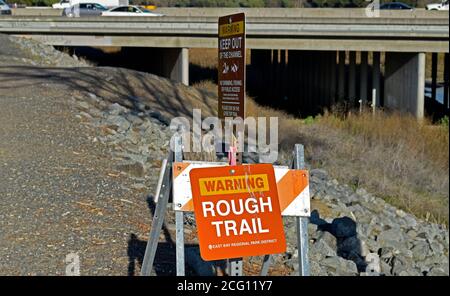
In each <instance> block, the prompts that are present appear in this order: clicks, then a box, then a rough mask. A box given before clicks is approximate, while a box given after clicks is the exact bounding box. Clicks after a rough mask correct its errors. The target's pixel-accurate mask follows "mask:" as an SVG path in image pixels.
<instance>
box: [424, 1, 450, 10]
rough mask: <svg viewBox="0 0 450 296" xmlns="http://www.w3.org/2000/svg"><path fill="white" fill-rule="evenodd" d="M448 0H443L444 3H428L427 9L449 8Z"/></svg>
mask: <svg viewBox="0 0 450 296" xmlns="http://www.w3.org/2000/svg"><path fill="white" fill-rule="evenodd" d="M448 1H449V0H442V3H436V4H428V5H427V6H426V8H427V10H448Z"/></svg>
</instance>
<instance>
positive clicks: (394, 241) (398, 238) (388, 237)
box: [377, 228, 404, 249]
mask: <svg viewBox="0 0 450 296" xmlns="http://www.w3.org/2000/svg"><path fill="white" fill-rule="evenodd" d="M377 242H378V243H379V244H380V246H382V247H394V248H396V249H401V248H403V247H404V237H403V233H402V232H401V230H400V229H398V228H392V229H389V230H385V231H382V232H381V233H380V234H379V235H378V237H377Z"/></svg>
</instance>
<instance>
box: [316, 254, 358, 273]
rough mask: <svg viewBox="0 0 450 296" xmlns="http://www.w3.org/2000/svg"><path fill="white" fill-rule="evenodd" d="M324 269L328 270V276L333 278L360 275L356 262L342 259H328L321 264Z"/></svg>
mask: <svg viewBox="0 0 450 296" xmlns="http://www.w3.org/2000/svg"><path fill="white" fill-rule="evenodd" d="M319 264H320V265H321V267H322V268H326V271H327V273H328V275H333V276H351V275H358V268H357V267H356V264H355V262H353V261H351V260H346V259H344V258H342V257H338V256H335V257H327V258H325V259H323V260H322V261H321V262H320V263H319Z"/></svg>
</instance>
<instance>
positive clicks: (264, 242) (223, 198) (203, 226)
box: [190, 164, 286, 261]
mask: <svg viewBox="0 0 450 296" xmlns="http://www.w3.org/2000/svg"><path fill="white" fill-rule="evenodd" d="M190 181H191V188H192V196H193V203H194V213H195V219H196V221H197V229H198V238H199V244H200V254H201V257H202V258H203V259H204V260H208V261H209V260H220V259H226V258H238V257H244V256H258V255H264V254H276V253H283V252H285V250H286V241H285V237H284V231H283V222H282V219H281V212H280V204H279V201H278V193H277V185H276V181H275V174H274V169H273V166H272V165H270V164H257V165H245V166H242V165H241V166H226V167H215V168H197V169H192V170H191V172H190Z"/></svg>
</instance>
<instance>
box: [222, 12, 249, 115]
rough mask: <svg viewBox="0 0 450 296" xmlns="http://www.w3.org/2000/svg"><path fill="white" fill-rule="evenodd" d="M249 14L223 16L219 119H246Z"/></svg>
mask: <svg viewBox="0 0 450 296" xmlns="http://www.w3.org/2000/svg"><path fill="white" fill-rule="evenodd" d="M245 53H246V51H245V14H244V13H238V14H233V15H228V16H224V17H220V18H219V65H218V71H219V73H218V84H219V113H218V114H219V118H221V119H224V118H225V117H233V118H235V117H240V118H242V119H244V118H245V65H246V61H245Z"/></svg>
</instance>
